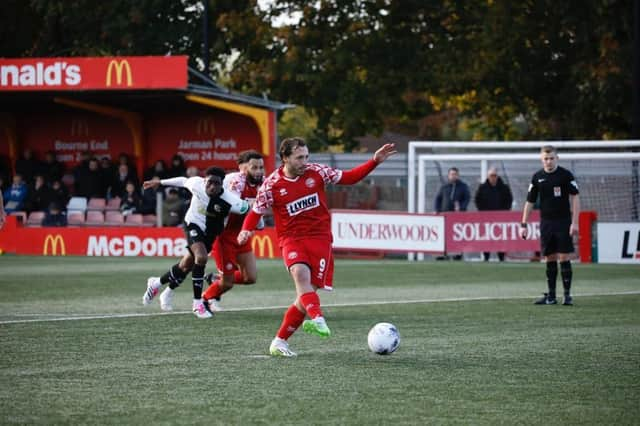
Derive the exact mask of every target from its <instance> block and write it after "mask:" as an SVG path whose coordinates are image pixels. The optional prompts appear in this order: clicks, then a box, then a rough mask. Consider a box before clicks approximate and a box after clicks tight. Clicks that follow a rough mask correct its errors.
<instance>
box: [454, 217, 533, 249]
mask: <svg viewBox="0 0 640 426" xmlns="http://www.w3.org/2000/svg"><path fill="white" fill-rule="evenodd" d="M444 217H445V221H444V223H445V235H446V247H447V251H448V252H453V253H460V252H484V251H489V252H495V251H504V252H510V251H538V250H540V224H539V222H540V212H539V211H537V210H534V211H533V212H532V213H531V216H530V219H529V237H528V238H527V239H526V240H523V239H522V238H520V222H521V220H522V212H517V211H482V212H447V213H444Z"/></svg>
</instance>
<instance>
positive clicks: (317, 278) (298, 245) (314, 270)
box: [282, 238, 333, 290]
mask: <svg viewBox="0 0 640 426" xmlns="http://www.w3.org/2000/svg"><path fill="white" fill-rule="evenodd" d="M282 258H283V259H284V264H285V266H286V267H287V269H289V268H291V266H293V265H295V264H296V263H304V264H305V265H307V266H308V267H309V268H310V269H311V284H313V285H315V286H316V287H318V288H322V289H324V290H333V250H332V249H331V241H328V240H327V239H325V238H305V239H304V240H286V241H284V243H283V245H282Z"/></svg>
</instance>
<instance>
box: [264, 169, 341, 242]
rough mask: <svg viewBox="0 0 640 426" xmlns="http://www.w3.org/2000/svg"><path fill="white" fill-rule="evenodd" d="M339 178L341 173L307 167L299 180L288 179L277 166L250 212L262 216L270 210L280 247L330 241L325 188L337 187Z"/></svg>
mask: <svg viewBox="0 0 640 426" xmlns="http://www.w3.org/2000/svg"><path fill="white" fill-rule="evenodd" d="M341 177H342V170H339V169H334V168H331V167H329V166H325V165H323V164H317V163H309V164H307V169H306V170H305V172H304V174H303V175H302V176H297V177H295V178H293V179H292V178H288V177H286V176H285V175H284V173H283V167H282V166H280V167H279V168H278V169H277V170H276V171H274V172H273V173H271V174H270V175H269V176H268V177H267V178H266V179H265V181H264V182H263V183H262V186H261V187H260V188H259V189H258V194H257V197H256V202H255V203H254V205H253V210H254V212H256V213H258V214H260V215H263V214H265V213H266V212H267V210H268V209H269V208H271V209H272V211H273V218H274V221H275V225H276V233H277V234H278V240H279V241H280V245H282V244H283V242H284V241H286V240H287V239H304V238H307V237H324V238H327V239H328V240H329V241H332V236H331V214H330V213H329V208H328V207H327V197H326V193H325V185H327V184H330V183H333V184H335V183H338V181H339V180H340V178H341Z"/></svg>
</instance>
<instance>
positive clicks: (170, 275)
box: [160, 263, 186, 290]
mask: <svg viewBox="0 0 640 426" xmlns="http://www.w3.org/2000/svg"><path fill="white" fill-rule="evenodd" d="M185 277H186V275H185V273H184V272H182V269H180V267H179V266H178V264H177V263H176V264H175V265H173V266H172V267H171V268H169V271H168V272H166V273H165V274H164V275H163V276H161V277H160V283H162V284H166V283H169V288H170V289H171V290H175V289H176V288H177V287H178V286H179V285H180V284H182V281H184V279H185Z"/></svg>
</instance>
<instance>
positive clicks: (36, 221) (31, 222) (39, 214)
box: [26, 211, 45, 227]
mask: <svg viewBox="0 0 640 426" xmlns="http://www.w3.org/2000/svg"><path fill="white" fill-rule="evenodd" d="M44 216H45V212H43V211H36V212H31V213H29V217H28V218H27V222H26V225H27V226H31V227H40V226H42V220H43V219H44Z"/></svg>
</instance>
